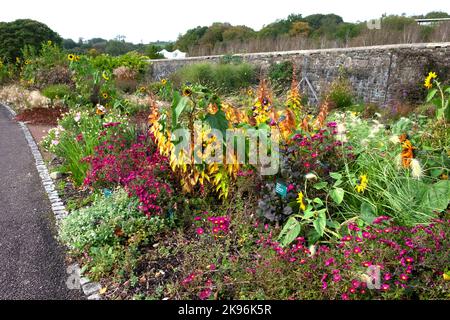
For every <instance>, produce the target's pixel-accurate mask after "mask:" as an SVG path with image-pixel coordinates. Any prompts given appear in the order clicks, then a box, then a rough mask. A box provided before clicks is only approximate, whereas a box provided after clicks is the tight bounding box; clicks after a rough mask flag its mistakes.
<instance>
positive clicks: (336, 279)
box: [333, 273, 342, 282]
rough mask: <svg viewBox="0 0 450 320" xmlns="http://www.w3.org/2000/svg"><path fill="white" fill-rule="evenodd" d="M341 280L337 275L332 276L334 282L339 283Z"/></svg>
mask: <svg viewBox="0 0 450 320" xmlns="http://www.w3.org/2000/svg"><path fill="white" fill-rule="evenodd" d="M341 280H342V276H341V275H340V274H339V273H336V274H335V275H333V281H334V282H339V281H341Z"/></svg>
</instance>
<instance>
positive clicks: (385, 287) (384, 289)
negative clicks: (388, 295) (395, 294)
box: [381, 283, 390, 291]
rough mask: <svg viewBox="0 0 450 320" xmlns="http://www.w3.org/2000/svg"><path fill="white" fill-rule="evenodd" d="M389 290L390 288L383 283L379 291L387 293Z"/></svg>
mask: <svg viewBox="0 0 450 320" xmlns="http://www.w3.org/2000/svg"><path fill="white" fill-rule="evenodd" d="M389 288H390V286H389V285H388V284H387V283H384V284H382V285H381V290H383V291H388V290H389Z"/></svg>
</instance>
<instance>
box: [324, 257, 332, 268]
mask: <svg viewBox="0 0 450 320" xmlns="http://www.w3.org/2000/svg"><path fill="white" fill-rule="evenodd" d="M332 264H334V258H330V259H328V260H327V261H325V266H327V267H328V266H329V265H332Z"/></svg>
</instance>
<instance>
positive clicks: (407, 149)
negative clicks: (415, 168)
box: [401, 139, 416, 168]
mask: <svg viewBox="0 0 450 320" xmlns="http://www.w3.org/2000/svg"><path fill="white" fill-rule="evenodd" d="M402 148H403V150H402V153H401V157H402V165H403V167H404V168H409V166H410V165H411V161H412V159H413V158H414V149H416V148H415V147H413V145H412V144H411V141H409V140H407V139H406V140H404V142H403V143H402Z"/></svg>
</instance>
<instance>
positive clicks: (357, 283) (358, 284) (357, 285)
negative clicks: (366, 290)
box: [352, 280, 361, 288]
mask: <svg viewBox="0 0 450 320" xmlns="http://www.w3.org/2000/svg"><path fill="white" fill-rule="evenodd" d="M360 285H361V282H359V281H358V280H352V287H353V288H359V286H360Z"/></svg>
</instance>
